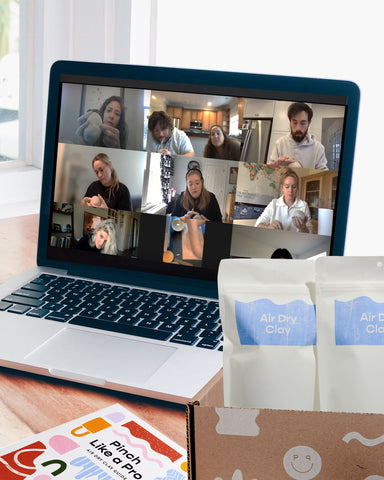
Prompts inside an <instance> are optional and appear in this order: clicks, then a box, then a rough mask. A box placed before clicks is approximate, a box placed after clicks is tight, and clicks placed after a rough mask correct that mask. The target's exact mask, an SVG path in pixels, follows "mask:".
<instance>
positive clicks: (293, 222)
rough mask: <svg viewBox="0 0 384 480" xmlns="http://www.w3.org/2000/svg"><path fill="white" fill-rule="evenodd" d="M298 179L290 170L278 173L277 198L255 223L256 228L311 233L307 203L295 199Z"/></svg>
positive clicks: (311, 227)
mask: <svg viewBox="0 0 384 480" xmlns="http://www.w3.org/2000/svg"><path fill="white" fill-rule="evenodd" d="M298 188H299V177H298V175H297V173H296V172H295V171H294V170H292V169H291V168H283V169H282V170H281V173H280V192H281V196H280V197H279V198H274V199H273V200H272V201H271V202H270V203H269V204H268V205H267V206H266V207H265V209H264V211H263V213H262V214H261V215H260V217H259V218H258V219H257V221H256V227H259V228H270V229H273V230H287V231H294V232H301V233H312V231H313V226H312V220H311V213H310V211H309V208H308V205H307V202H305V201H304V200H301V199H300V198H298V197H297V194H298Z"/></svg>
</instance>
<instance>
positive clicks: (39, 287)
mask: <svg viewBox="0 0 384 480" xmlns="http://www.w3.org/2000/svg"><path fill="white" fill-rule="evenodd" d="M49 288H50V287H49V286H48V285H45V284H40V283H34V282H33V281H32V282H30V283H27V284H26V285H23V290H34V291H36V292H47V291H48V290H49Z"/></svg>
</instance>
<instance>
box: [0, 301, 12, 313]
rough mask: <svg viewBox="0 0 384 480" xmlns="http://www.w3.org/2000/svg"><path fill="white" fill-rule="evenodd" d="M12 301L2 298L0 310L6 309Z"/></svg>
mask: <svg viewBox="0 0 384 480" xmlns="http://www.w3.org/2000/svg"><path fill="white" fill-rule="evenodd" d="M11 305H12V303H9V302H4V301H3V300H0V312H4V310H7V308H8V307H10V306H11Z"/></svg>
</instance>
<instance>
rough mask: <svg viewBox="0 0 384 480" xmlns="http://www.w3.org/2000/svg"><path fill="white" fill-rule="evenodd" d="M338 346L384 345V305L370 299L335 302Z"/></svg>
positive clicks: (360, 298) (361, 298) (362, 298)
mask: <svg viewBox="0 0 384 480" xmlns="http://www.w3.org/2000/svg"><path fill="white" fill-rule="evenodd" d="M335 342H336V345H384V303H377V302H374V301H373V300H372V299H371V298H369V297H358V298H355V299H353V300H350V301H348V302H340V301H339V300H335Z"/></svg>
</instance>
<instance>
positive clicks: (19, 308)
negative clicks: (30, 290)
mask: <svg viewBox="0 0 384 480" xmlns="http://www.w3.org/2000/svg"><path fill="white" fill-rule="evenodd" d="M29 308H30V307H28V306H26V305H12V307H10V308H8V312H10V313H19V314H21V315H22V314H23V313H25V312H27V311H28V310H29Z"/></svg>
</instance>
